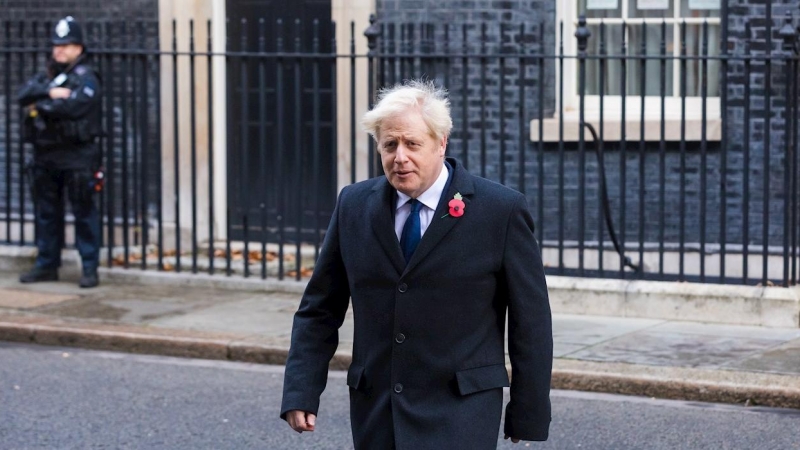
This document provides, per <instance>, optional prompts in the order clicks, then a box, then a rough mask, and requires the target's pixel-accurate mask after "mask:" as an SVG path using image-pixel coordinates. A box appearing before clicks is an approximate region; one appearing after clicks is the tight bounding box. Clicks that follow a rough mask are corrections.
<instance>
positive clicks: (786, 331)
mask: <svg viewBox="0 0 800 450" xmlns="http://www.w3.org/2000/svg"><path fill="white" fill-rule="evenodd" d="M652 331H654V332H667V333H681V334H697V335H703V336H728V337H751V338H758V339H774V340H781V341H789V340H792V339H800V329H798V328H769V327H757V326H749V325H720V324H714V323H702V322H668V321H662V322H661V323H659V324H658V325H655V326H653V328H652Z"/></svg>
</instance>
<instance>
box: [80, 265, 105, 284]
mask: <svg viewBox="0 0 800 450" xmlns="http://www.w3.org/2000/svg"><path fill="white" fill-rule="evenodd" d="M98 284H100V279H99V278H98V277H97V269H83V275H81V281H80V282H79V283H78V286H80V287H82V288H93V287H97V285H98Z"/></svg>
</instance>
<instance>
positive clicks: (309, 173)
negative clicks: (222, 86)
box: [227, 0, 336, 243]
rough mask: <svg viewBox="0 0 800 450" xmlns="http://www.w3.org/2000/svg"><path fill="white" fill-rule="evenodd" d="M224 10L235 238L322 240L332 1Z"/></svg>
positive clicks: (329, 180)
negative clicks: (225, 12)
mask: <svg viewBox="0 0 800 450" xmlns="http://www.w3.org/2000/svg"><path fill="white" fill-rule="evenodd" d="M227 14H228V26H227V29H228V36H227V39H228V40H227V50H228V52H229V56H228V58H227V74H228V102H227V108H228V121H227V122H228V205H229V207H230V211H229V214H230V226H231V237H232V238H233V239H237V240H241V239H247V240H254V241H255V240H261V239H264V240H266V241H268V242H279V241H280V242H285V243H292V242H297V241H298V240H300V241H304V242H312V243H313V242H318V241H319V239H320V237H321V235H322V232H324V230H325V229H326V228H327V224H328V221H329V220H330V215H331V211H332V209H333V206H334V203H335V199H336V146H335V142H334V137H335V130H334V127H335V113H336V110H335V107H334V101H335V92H334V90H333V89H332V86H333V83H334V79H333V76H334V73H335V66H336V62H335V58H332V57H331V49H332V47H333V45H332V26H331V2H330V0H324V1H320V0H228V2H227ZM297 55H301V56H300V57H298V56H297Z"/></svg>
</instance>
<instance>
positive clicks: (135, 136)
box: [128, 26, 144, 256]
mask: <svg viewBox="0 0 800 450" xmlns="http://www.w3.org/2000/svg"><path fill="white" fill-rule="evenodd" d="M131 32H132V34H134V35H135V34H136V27H134V26H131ZM128 38H129V39H130V40H129V41H128V42H129V43H128V48H129V49H130V50H132V51H133V52H136V49H131V46H130V43H135V42H136V41H137V39H136V37H135V36H128ZM130 50H129V51H130ZM138 63H139V58H138V57H137V56H136V54H135V53H132V56H131V57H130V69H131V72H130V78H131V81H130V89H129V91H130V92H129V93H128V96H129V97H130V100H131V103H130V105H131V111H130V113H129V114H130V116H131V119H130V123H131V125H132V129H131V133H130V134H131V144H132V150H133V155H132V158H131V161H129V164H130V170H131V171H132V173H131V174H130V178H131V181H132V182H133V189H132V192H131V194H132V196H133V202H132V205H131V208H130V209H131V213H132V216H133V233H132V235H133V247H134V251H135V247H136V246H137V245H138V244H139V240H140V237H141V234H140V233H141V228H140V226H141V223H140V221H139V219H140V216H139V211H140V209H139V202H140V197H139V181H140V180H139V175H140V173H139V171H140V168H141V161H140V156H141V151H142V146H141V140H140V139H139V138H140V137H141V136H139V131H140V126H141V124H140V122H139V117H140V114H141V113H140V110H141V106H143V103H142V104H140V102H139V84H140V83H138V82H137V81H139V78H141V74H140V73H139V64H138ZM142 256H144V255H142Z"/></svg>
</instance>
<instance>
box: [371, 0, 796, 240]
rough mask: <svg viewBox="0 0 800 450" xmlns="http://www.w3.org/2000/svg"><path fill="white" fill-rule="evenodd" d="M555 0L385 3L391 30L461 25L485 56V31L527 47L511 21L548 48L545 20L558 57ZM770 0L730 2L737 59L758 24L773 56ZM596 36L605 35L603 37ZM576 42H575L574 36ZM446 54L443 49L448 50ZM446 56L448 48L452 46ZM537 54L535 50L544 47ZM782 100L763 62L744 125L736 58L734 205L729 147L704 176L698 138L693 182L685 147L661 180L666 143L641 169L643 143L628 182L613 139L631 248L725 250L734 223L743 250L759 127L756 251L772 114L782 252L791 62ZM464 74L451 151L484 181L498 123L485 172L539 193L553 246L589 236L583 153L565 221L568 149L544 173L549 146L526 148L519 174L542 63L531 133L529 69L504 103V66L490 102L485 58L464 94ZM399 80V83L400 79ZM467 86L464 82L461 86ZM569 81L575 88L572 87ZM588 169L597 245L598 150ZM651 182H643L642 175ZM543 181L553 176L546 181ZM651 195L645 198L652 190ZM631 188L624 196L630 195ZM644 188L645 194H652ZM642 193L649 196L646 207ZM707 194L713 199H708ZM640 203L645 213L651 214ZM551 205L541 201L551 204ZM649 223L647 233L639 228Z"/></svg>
mask: <svg viewBox="0 0 800 450" xmlns="http://www.w3.org/2000/svg"><path fill="white" fill-rule="evenodd" d="M796 6H797V4H796V1H792V0H781V1H773V8H772V9H773V11H772V14H773V19H772V24H773V27H772V30H773V36H774V39H773V48H774V49H775V50H779V49H780V44H781V42H780V39H779V38H778V34H777V32H778V29H779V28H780V26H781V25H783V23H784V22H783V17H784V14H785V12H786V11H787V10H789V9H795V11H794V12H795V14H798V13H800V10H798V9H796ZM554 8H555V6H554V2H536V1H528V2H521V1H505V2H503V1H457V2H434V1H417V0H379V1H378V9H377V10H378V17H379V20H380V21H381V22H384V23H385V22H390V23H398V22H416V23H449V24H450V25H449V26H450V27H452V28H455V29H458V30H460V28H459V27H460V26H462V24H466V26H467V27H468V29H469V31H470V34H469V37H468V47H469V50H468V52H472V53H473V54H474V53H477V52H478V51H479V49H480V48H481V39H482V38H481V34H480V24H481V23H483V22H484V21H486V22H487V23H488V29H487V35H488V38H487V41H488V42H489V48H490V50H489V51H490V52H492V51H494V50H492V49H491V46H492V45H494V43H495V42H498V41H500V42H503V43H504V46H505V47H512V48H513V47H514V46H515V45H516V43H517V42H518V37H517V35H516V34H508V35H507V36H506V35H504V36H503V37H502V38H501V36H500V34H501V33H500V28H499V25H498V23H500V22H503V23H506V24H507V26H508V28H507V30H514V29H515V27H518V24H519V23H525V24H526V25H529V26H530V27H531V29H530V36H527V37H525V38H524V39H525V40H527V41H530V43H531V44H532V46H533V47H534V48H536V47H538V36H539V34H538V32H539V30H538V28H537V27H538V26H539V24H540V23H542V22H543V21H544V23H545V24H544V27H545V36H546V43H545V46H544V48H545V49H546V51H547V53H548V54H552V53H553V49H555V42H554V38H555V35H556V24H555V20H554V18H555V12H554ZM766 13H767V11H766V5H765V0H730V3H729V18H728V26H729V30H730V31H729V39H728V46H729V48H730V50H729V51H730V52H732V53H741V52H742V49H743V42H744V39H745V36H744V22H745V20H750V22H751V26H752V27H753V36H752V39H751V43H750V45H751V48H752V49H753V50H754V51H756V52H761V54H763V52H764V47H765V45H766V44H765V36H766V34H765V27H766V25H767V19H766V17H765V16H766ZM435 37H436V38H437V39H434V41H435V42H437V41H449V42H450V43H451V46H453V47H456V48H458V47H459V46H460V45H461V44H460V39H461V37H460V34H458V35H457V37H455V38H453V37H452V36H451V37H450V39H449V40H445V39H443V37H442V36H441V33H439V34H437V36H435ZM594 38H595V39H596V38H597V37H594ZM565 39H574V38H573V37H572V36H566V37H565ZM436 45H439V46H440V47H441V46H442V45H443V44H441V43H437V44H436ZM440 49H441V48H440ZM534 51H535V50H534ZM545 64H546V67H547V70H546V71H545V72H546V75H545V80H543V81H544V89H545V103H544V104H545V116H546V117H551V116H552V114H553V112H554V111H553V106H554V105H555V90H556V88H557V80H556V79H555V71H554V61H553V60H552V59H549V60H546V62H545ZM773 66H774V67H773V69H774V70H773V77H772V79H773V85H772V93H773V97H772V100H771V105H770V107H769V108H765V107H764V87H763V78H764V77H763V63H760V64H759V63H754V66H753V68H754V71H753V76H752V78H751V80H749V82H750V83H751V86H753V98H752V103H751V105H752V111H751V116H752V120H751V122H750V123H749V124H744V123H743V103H742V101H743V100H742V92H743V85H744V82H745V80H743V77H742V64H741V63H735V62H732V63H730V65H729V68H728V85H727V92H728V96H729V99H728V109H727V112H728V114H727V116H728V117H727V118H728V122H727V128H726V130H725V132H726V133H725V135H726V137H727V142H726V145H727V150H726V151H725V156H726V158H727V162H726V165H727V169H726V171H725V194H724V200H723V192H722V186H723V184H722V180H723V178H722V177H723V172H722V167H721V165H722V164H721V162H722V159H723V150H722V147H721V143H719V142H709V143H707V147H706V161H707V162H706V164H707V166H706V170H705V173H702V171H701V170H700V160H701V155H700V147H701V146H700V143H699V142H689V143H687V145H686V153H685V156H684V158H685V167H686V170H685V171H683V173H684V177H683V183H681V181H682V178H681V153H680V151H679V145H677V144H675V143H668V144H667V145H666V151H665V155H664V159H663V171H664V180H665V182H664V183H662V182H661V170H662V169H661V164H662V162H661V156H660V153H659V144H658V142H650V143H648V144H647V145H646V146H645V149H644V152H643V153H644V155H645V156H644V164H643V165H641V166H640V161H641V158H640V145H639V142H630V143H628V144H627V153H626V158H625V159H626V160H625V164H624V166H625V171H626V174H625V178H624V182H623V179H622V177H621V172H622V170H621V167H620V150H619V148H620V145H619V143H618V142H607V143H606V146H605V154H606V156H605V158H606V177H607V183H608V188H609V194H610V197H611V205H612V211H613V214H614V220H615V228H616V229H617V230H618V233H620V234H624V235H625V237H626V241H628V242H635V241H637V240H638V239H639V233H640V232H642V233H643V236H644V240H645V241H646V242H658V241H660V240H662V239H663V240H665V241H667V242H678V240H679V239H680V238H681V236H683V239H684V240H685V241H686V242H688V243H692V242H694V243H696V242H699V241H700V240H705V241H706V242H707V243H718V242H719V240H720V237H721V233H722V225H721V224H723V223H724V224H725V225H724V226H725V234H726V236H725V239H726V241H727V242H740V243H741V242H742V237H743V223H744V221H743V218H742V217H741V211H742V208H743V201H744V189H745V186H744V178H745V177H744V169H743V163H744V161H743V159H744V152H743V150H744V149H743V145H742V142H743V130H745V129H749V130H751V133H752V134H751V140H752V145H751V147H750V160H749V164H750V168H749V171H750V172H749V176H750V181H749V186H748V192H749V195H750V199H749V205H750V217H749V243H751V244H760V243H762V224H763V222H764V221H763V198H764V191H763V187H762V186H763V162H764V161H763V155H764V133H763V117H764V114H765V111H768V112H769V114H771V116H772V117H773V122H772V124H771V133H770V138H771V140H772V142H771V144H770V149H771V150H770V161H769V165H770V172H769V174H768V177H769V196H770V203H769V234H770V238H769V239H770V242H769V243H770V245H776V244H777V245H780V244H781V243H782V236H783V227H784V222H783V214H784V211H783V199H784V193H783V189H784V185H783V177H784V172H783V168H785V167H787V164H786V163H785V161H784V148H785V144H784V131H783V130H784V129H785V126H786V124H785V117H784V116H785V115H784V110H785V102H786V90H785V79H784V78H785V75H784V72H783V65H782V64H778V63H774V64H773ZM460 69H461V66H459V65H458V64H451V67H449V68H448V70H447V71H445V73H449V74H450V77H449V78H450V86H448V87H449V88H450V91H451V94H452V100H453V117H454V122H455V129H454V133H453V136H452V137H451V141H450V150H451V153H452V154H454V155H456V156H458V157H462V153H461V152H462V149H463V147H464V145H465V143H466V146H467V148H468V152H467V153H468V157H467V162H468V164H469V166H470V167H471V169H472V171H473V172H474V173H479V172H480V169H479V168H480V164H481V151H480V150H481V132H480V130H481V126H482V125H485V127H486V142H487V145H486V151H487V154H486V168H485V172H484V175H485V176H486V177H487V178H490V179H493V180H496V181H501V182H503V183H505V184H507V185H509V186H511V187H513V188H515V189H519V190H524V191H525V193H526V194H527V195H528V198H529V202H530V206H531V210H532V212H533V213H534V218H535V219H537V227H538V228H539V229H540V232H541V233H542V237H543V238H545V239H558V238H559V236H560V235H563V237H564V238H565V239H567V240H575V239H577V238H578V230H579V223H578V218H579V214H578V211H579V208H578V204H579V191H580V186H579V184H578V179H579V171H578V168H579V154H578V152H577V151H576V150H577V145H576V144H575V143H567V144H566V145H565V149H566V151H565V152H564V154H563V166H564V177H563V189H564V190H563V193H564V194H563V196H564V198H563V204H564V211H565V213H564V223H563V224H561V223H560V222H559V203H560V202H561V199H560V197H559V192H560V189H559V185H560V184H561V183H562V181H561V180H560V178H559V167H560V165H561V164H562V162H561V157H562V156H561V155H560V154H559V152H558V146H557V145H555V144H547V145H545V146H544V153H543V155H542V162H543V164H542V166H541V167H540V166H539V155H538V144H537V143H530V142H529V143H526V144H525V145H524V146H523V149H524V151H525V166H524V170H523V173H524V175H523V177H524V178H523V180H524V182H523V183H520V178H519V176H517V173H519V160H520V158H519V156H520V155H519V144H518V143H517V141H518V133H520V132H522V133H524V134H525V136H527V133H528V129H527V126H528V125H527V124H528V122H529V120H531V119H535V118H537V117H538V113H537V111H538V98H537V94H536V93H537V90H538V89H539V87H540V82H539V80H538V76H537V73H538V69H537V67H536V65H535V64H534V65H532V66H531V67H529V68H528V70H530V72H531V73H530V74H526V76H525V77H524V79H525V86H526V88H527V91H526V94H525V103H524V105H525V116H526V121H525V127H524V129H520V127H519V126H518V125H517V121H516V116H517V114H518V112H519V102H518V101H517V100H516V98H517V93H518V90H517V89H518V87H517V83H516V79H517V73H518V72H516V71H515V66H514V65H513V64H511V65H510V66H509V67H506V68H505V73H506V89H507V90H506V92H505V93H504V94H503V95H501V94H500V92H499V81H498V80H499V74H500V68H499V67H498V66H497V64H496V63H495V62H494V61H491V60H490V61H489V63H488V76H487V77H486V78H485V79H486V80H487V83H486V101H485V102H481V98H480V76H481V75H480V71H481V66H480V64H479V61H478V60H477V58H472V59H470V65H469V66H468V79H469V82H468V86H467V89H466V90H464V89H463V87H462V86H461V85H460V84H459V82H460V80H461V78H460ZM438 73H439V75H438V76H436V77H435V78H436V80H437V82H439V83H442V84H444V79H443V78H444V77H443V76H441V71H438ZM395 78H396V77H395ZM453 80H455V82H453ZM565 82H566V83H569V82H570V80H566V81H565ZM465 94H466V97H468V100H466V101H467V102H468V104H469V109H468V111H469V113H468V115H467V117H466V121H465V120H464V117H463V116H462V114H461V108H460V105H461V102H463V101H464V100H463V99H464V98H465ZM501 102H503V103H504V106H505V114H506V116H507V119H508V120H506V123H505V124H504V126H503V129H502V133H501V130H500V124H499V117H500V103H501ZM481 103H483V105H484V107H485V110H486V114H485V115H483V116H482V115H481V110H480V105H481ZM464 129H466V130H467V131H466V139H462V136H464V135H463V134H462V130H464ZM503 141H505V148H506V157H505V161H504V164H505V165H506V176H505V178H504V179H501V177H500V171H499V164H500V148H501V143H502V142H503ZM586 150H587V153H586V159H585V161H586V163H585V177H586V188H585V207H584V208H583V211H584V216H585V217H584V221H585V222H584V223H585V226H584V228H585V232H584V238H585V239H586V240H589V241H593V240H597V239H598V236H599V235H600V234H601V231H600V228H602V227H599V226H598V225H599V224H600V220H601V217H602V216H601V215H600V210H601V209H600V208H601V207H600V202H599V199H598V196H599V193H598V177H599V173H598V170H597V159H596V157H595V154H594V148H593V146H591V145H587V147H586ZM642 167H643V170H641V171H642V172H643V174H644V177H643V178H640V169H641V168H642ZM540 174H543V177H540ZM702 176H705V190H704V191H702V190H701V178H702ZM540 178H542V181H543V184H544V191H543V195H542V196H541V197H540V195H539V194H540V193H539V181H540ZM681 184H683V186H684V191H683V195H684V200H683V201H684V202H685V203H684V207H685V211H686V212H687V214H686V221H685V224H684V228H683V229H681V227H680V223H679V217H678V214H677V212H678V211H679V210H680V205H681V190H680V186H681ZM642 187H643V190H641V189H642ZM662 190H663V195H664V197H665V204H664V207H663V211H662V209H661V205H660V196H661V194H662ZM622 191H624V193H623V192H622ZM640 192H641V195H640ZM623 195H624V196H625V203H624V215H625V219H626V220H625V226H624V230H621V228H622V227H621V225H620V219H621V215H622V207H623V204H622V196H623ZM640 196H641V197H642V198H643V202H642V200H640ZM703 197H705V198H703ZM723 201H724V202H725V204H726V205H727V213H726V215H725V216H722V215H721V213H720V211H721V205H722V203H723ZM640 202H642V203H643V205H644V209H641V208H640ZM703 202H704V204H705V214H704V215H701V214H700V211H701V205H702V204H703ZM540 203H541V205H540ZM662 216H663V217H664V231H663V238H662V234H661V233H662V232H661V230H660V225H661V223H660V217H662ZM640 222H641V223H643V224H644V227H643V229H642V230H640V227H639V223H640ZM602 234H603V235H604V239H606V240H607V239H608V235H607V233H606V232H605V231H602Z"/></svg>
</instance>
